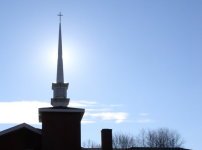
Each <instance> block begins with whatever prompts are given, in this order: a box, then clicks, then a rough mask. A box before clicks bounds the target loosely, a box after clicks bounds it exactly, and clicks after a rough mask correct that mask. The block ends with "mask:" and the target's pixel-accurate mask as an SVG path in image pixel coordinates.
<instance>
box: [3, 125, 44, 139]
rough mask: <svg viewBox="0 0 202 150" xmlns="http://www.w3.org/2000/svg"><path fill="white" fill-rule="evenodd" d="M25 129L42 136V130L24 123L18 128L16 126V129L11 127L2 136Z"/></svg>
mask: <svg viewBox="0 0 202 150" xmlns="http://www.w3.org/2000/svg"><path fill="white" fill-rule="evenodd" d="M23 128H25V129H27V130H30V131H32V132H34V133H37V134H41V129H38V128H35V127H32V126H31V125H29V124H26V123H22V124H19V125H17V126H14V127H11V128H8V129H6V130H3V131H1V132H0V136H2V135H5V134H8V133H11V132H15V131H17V130H20V129H23Z"/></svg>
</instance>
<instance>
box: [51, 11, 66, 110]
mask: <svg viewBox="0 0 202 150" xmlns="http://www.w3.org/2000/svg"><path fill="white" fill-rule="evenodd" d="M58 16H59V17H60V22H59V38H58V61H57V77H56V83H53V84H52V89H53V98H52V99H51V105H52V106H53V107H67V105H68V104H69V98H67V89H68V85H69V83H64V74H63V60H62V31H61V16H62V14H61V13H59V15H58Z"/></svg>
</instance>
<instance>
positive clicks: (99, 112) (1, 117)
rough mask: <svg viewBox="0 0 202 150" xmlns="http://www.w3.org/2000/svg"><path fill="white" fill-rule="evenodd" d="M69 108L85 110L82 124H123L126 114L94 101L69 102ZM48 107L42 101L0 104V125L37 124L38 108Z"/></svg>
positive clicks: (114, 105) (47, 104) (112, 106)
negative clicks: (100, 122)
mask: <svg viewBox="0 0 202 150" xmlns="http://www.w3.org/2000/svg"><path fill="white" fill-rule="evenodd" d="M69 106H70V107H79V108H85V109H86V112H85V114H84V118H83V119H82V123H83V124H89V123H96V122H97V121H100V120H101V121H112V122H115V123H122V122H124V121H125V120H126V119H127V117H128V113H126V112H122V111H117V110H116V111H115V110H114V109H113V108H114V107H120V106H121V105H117V104H111V105H108V106H107V105H104V104H97V102H95V101H86V100H77V101H76V100H75V101H73V100H72V101H71V102H70V105H69ZM41 107H50V102H43V101H37V100H36V101H12V102H0V123H15V124H18V123H22V122H26V123H29V124H39V121H38V108H41Z"/></svg>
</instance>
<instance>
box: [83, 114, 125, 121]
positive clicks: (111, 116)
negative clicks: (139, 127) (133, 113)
mask: <svg viewBox="0 0 202 150" xmlns="http://www.w3.org/2000/svg"><path fill="white" fill-rule="evenodd" d="M86 116H87V117H91V118H94V119H101V120H113V121H115V122H116V123H122V122H124V121H125V120H126V119H127V116H128V114H127V113H125V112H100V113H89V114H88V113H87V114H86Z"/></svg>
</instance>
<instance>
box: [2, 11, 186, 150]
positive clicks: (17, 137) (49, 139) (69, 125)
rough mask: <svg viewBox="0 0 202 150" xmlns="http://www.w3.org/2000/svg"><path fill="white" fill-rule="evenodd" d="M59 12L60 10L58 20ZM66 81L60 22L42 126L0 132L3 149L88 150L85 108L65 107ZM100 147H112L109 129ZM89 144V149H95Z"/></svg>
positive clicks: (41, 117) (42, 110)
mask: <svg viewBox="0 0 202 150" xmlns="http://www.w3.org/2000/svg"><path fill="white" fill-rule="evenodd" d="M61 16H62V15H61V13H60V14H59V17H60V20H61ZM68 86H69V83H64V75H63V59H62V34H61V22H60V23H59V40H58V61H57V77H56V83H53V84H52V89H53V98H52V99H51V105H52V106H53V107H48V108H39V121H40V122H41V123H42V129H37V128H35V127H32V126H30V125H28V124H26V123H23V124H20V125H17V126H14V127H12V128H9V129H7V130H4V131H1V132H0V149H2V150H81V149H83V150H89V149H87V148H81V119H82V117H83V115H84V112H85V110H84V109H81V108H71V107H68V104H69V101H70V99H69V98H67V89H68ZM101 139H102V141H101V143H102V148H98V149H99V150H100V149H102V150H112V130H111V129H103V130H102V131H101ZM98 149H95V148H90V150H98ZM129 150H185V149H182V148H137V147H136V148H130V149H129Z"/></svg>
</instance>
